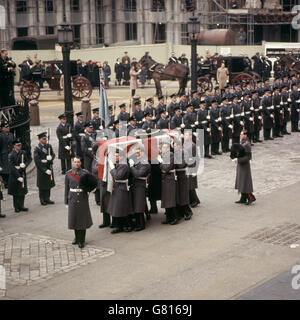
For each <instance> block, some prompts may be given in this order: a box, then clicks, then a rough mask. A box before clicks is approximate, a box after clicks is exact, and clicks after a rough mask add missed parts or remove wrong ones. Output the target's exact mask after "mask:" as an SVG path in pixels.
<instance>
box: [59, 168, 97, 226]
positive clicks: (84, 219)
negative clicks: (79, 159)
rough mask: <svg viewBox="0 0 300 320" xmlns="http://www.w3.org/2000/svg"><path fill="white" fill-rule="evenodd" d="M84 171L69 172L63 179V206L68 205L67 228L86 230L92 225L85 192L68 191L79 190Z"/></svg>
mask: <svg viewBox="0 0 300 320" xmlns="http://www.w3.org/2000/svg"><path fill="white" fill-rule="evenodd" d="M87 173H88V171H87V170H85V169H81V168H80V169H79V170H78V171H77V170H75V169H72V170H69V171H68V172H67V174H66V177H65V204H67V205H68V228H69V229H73V230H86V229H88V228H90V227H91V226H92V225H93V221H92V216H91V212H90V207H89V196H88V193H87V192H85V191H82V192H73V191H71V190H70V189H78V190H80V189H79V180H80V177H81V176H82V175H84V174H87Z"/></svg>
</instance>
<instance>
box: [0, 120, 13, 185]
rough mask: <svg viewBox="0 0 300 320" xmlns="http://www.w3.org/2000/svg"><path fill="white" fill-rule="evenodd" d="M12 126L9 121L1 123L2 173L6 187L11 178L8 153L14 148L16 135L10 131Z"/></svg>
mask: <svg viewBox="0 0 300 320" xmlns="http://www.w3.org/2000/svg"><path fill="white" fill-rule="evenodd" d="M9 130H10V126H9V123H8V122H2V123H1V132H0V167H1V168H2V170H1V172H0V174H1V176H2V178H3V182H4V187H5V188H7V187H8V178H9V166H8V155H9V153H10V152H11V150H12V148H13V141H14V136H13V134H12V133H11V132H9Z"/></svg>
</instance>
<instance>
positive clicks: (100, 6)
mask: <svg viewBox="0 0 300 320" xmlns="http://www.w3.org/2000/svg"><path fill="white" fill-rule="evenodd" d="M96 6H97V10H103V8H104V6H103V0H97V1H96Z"/></svg>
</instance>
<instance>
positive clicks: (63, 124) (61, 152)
mask: <svg viewBox="0 0 300 320" xmlns="http://www.w3.org/2000/svg"><path fill="white" fill-rule="evenodd" d="M58 119H59V120H60V124H59V125H58V127H57V128H56V136H57V139H58V143H59V144H58V159H60V162H61V173H62V174H65V173H66V170H70V169H71V158H72V156H73V153H72V133H71V132H72V129H71V125H70V124H69V123H67V120H66V116H65V114H61V115H60V116H58Z"/></svg>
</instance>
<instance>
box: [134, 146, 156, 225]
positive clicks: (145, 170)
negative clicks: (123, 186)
mask: <svg viewBox="0 0 300 320" xmlns="http://www.w3.org/2000/svg"><path fill="white" fill-rule="evenodd" d="M136 159H137V162H136V163H134V161H133V160H132V159H130V160H129V164H130V172H131V174H132V176H133V183H132V186H131V189H130V190H131V196H132V203H133V212H134V214H135V220H136V223H135V229H134V230H135V231H141V230H143V229H145V217H144V213H145V210H146V196H147V184H148V176H149V175H150V173H151V166H150V164H149V162H148V159H147V158H146V156H145V150H144V148H143V147H141V146H139V147H137V149H136Z"/></svg>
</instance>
